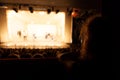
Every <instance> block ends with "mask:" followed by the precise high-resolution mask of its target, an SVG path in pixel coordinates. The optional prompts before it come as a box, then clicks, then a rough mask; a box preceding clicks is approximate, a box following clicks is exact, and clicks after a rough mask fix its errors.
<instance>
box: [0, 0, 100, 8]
mask: <svg viewBox="0 0 120 80" xmlns="http://www.w3.org/2000/svg"><path fill="white" fill-rule="evenodd" d="M0 3H2V4H3V3H8V4H16V3H17V4H32V5H43V6H61V7H73V8H81V9H97V10H101V7H102V0H0Z"/></svg>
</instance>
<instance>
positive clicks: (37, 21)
mask: <svg viewBox="0 0 120 80" xmlns="http://www.w3.org/2000/svg"><path fill="white" fill-rule="evenodd" d="M102 27H103V18H102V0H0V80H107V76H106V71H105V65H104V63H103V61H102V60H103V51H102V46H103V44H101V42H103V39H102V38H101V36H103V35H104V34H103V33H102V29H103V28H102Z"/></svg>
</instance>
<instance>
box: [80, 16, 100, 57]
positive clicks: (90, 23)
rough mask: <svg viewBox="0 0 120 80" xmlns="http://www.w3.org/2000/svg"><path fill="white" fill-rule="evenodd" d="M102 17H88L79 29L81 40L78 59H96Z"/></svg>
mask: <svg viewBox="0 0 120 80" xmlns="http://www.w3.org/2000/svg"><path fill="white" fill-rule="evenodd" d="M101 33H102V16H101V14H96V15H93V16H90V17H89V18H88V19H87V20H86V21H85V23H83V25H82V27H81V33H80V37H81V39H82V44H81V50H80V53H81V55H80V58H81V59H85V58H92V57H93V58H96V57H97V56H98V54H99V52H100V49H101V48H100V46H101V45H100V43H101V42H100V40H101V39H102V34H101Z"/></svg>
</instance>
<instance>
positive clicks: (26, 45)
mask: <svg viewBox="0 0 120 80" xmlns="http://www.w3.org/2000/svg"><path fill="white" fill-rule="evenodd" d="M0 47H2V48H31V49H32V48H36V49H38V48H39V49H46V48H68V47H69V45H68V44H66V43H63V42H55V41H50V42H48V41H46V42H37V41H35V42H25V41H24V42H4V43H1V44H0Z"/></svg>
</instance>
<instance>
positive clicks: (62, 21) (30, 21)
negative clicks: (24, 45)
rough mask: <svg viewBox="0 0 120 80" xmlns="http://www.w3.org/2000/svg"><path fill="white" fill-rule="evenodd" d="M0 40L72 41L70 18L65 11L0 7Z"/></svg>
mask: <svg viewBox="0 0 120 80" xmlns="http://www.w3.org/2000/svg"><path fill="white" fill-rule="evenodd" d="M0 40H1V42H15V41H50V40H54V41H59V42H65V43H71V42H72V18H71V16H69V15H68V14H67V13H66V12H65V11H62V12H59V13H58V14H56V13H55V12H51V13H50V14H47V12H45V11H34V13H30V11H29V10H19V12H18V13H16V12H15V11H13V10H6V9H2V8H1V9H0Z"/></svg>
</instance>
